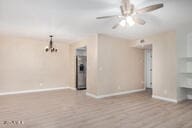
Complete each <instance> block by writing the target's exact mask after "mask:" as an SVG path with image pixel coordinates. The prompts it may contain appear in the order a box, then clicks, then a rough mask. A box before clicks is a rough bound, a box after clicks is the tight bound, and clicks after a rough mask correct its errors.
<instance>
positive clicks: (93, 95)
mask: <svg viewBox="0 0 192 128" xmlns="http://www.w3.org/2000/svg"><path fill="white" fill-rule="evenodd" d="M86 95H87V96H90V97H92V98H95V99H98V98H97V96H96V95H95V94H92V93H89V92H86Z"/></svg>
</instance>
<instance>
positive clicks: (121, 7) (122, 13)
mask: <svg viewBox="0 0 192 128" xmlns="http://www.w3.org/2000/svg"><path fill="white" fill-rule="evenodd" d="M120 9H121V15H122V16H125V13H124V10H123V6H122V5H121V6H120Z"/></svg>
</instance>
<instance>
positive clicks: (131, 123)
mask: <svg viewBox="0 0 192 128" xmlns="http://www.w3.org/2000/svg"><path fill="white" fill-rule="evenodd" d="M9 120H10V121H12V120H13V121H17V120H22V121H24V125H13V124H6V125H3V121H9ZM0 123H1V124H0V128H192V101H185V102H182V103H179V104H174V103H168V102H164V101H159V100H155V99H152V98H151V96H150V95H149V94H148V93H147V92H141V93H135V94H129V95H123V96H116V97H110V98H105V99H93V98H91V97H87V96H85V92H83V91H79V92H77V91H72V90H61V91H52V92H43V93H42V92H41V93H31V94H21V95H10V96H0Z"/></svg>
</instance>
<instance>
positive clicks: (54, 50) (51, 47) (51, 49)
mask: <svg viewBox="0 0 192 128" xmlns="http://www.w3.org/2000/svg"><path fill="white" fill-rule="evenodd" d="M49 37H50V42H49V46H47V47H45V52H48V51H51V52H57V51H58V50H57V48H54V47H53V40H52V38H53V35H50V36H49Z"/></svg>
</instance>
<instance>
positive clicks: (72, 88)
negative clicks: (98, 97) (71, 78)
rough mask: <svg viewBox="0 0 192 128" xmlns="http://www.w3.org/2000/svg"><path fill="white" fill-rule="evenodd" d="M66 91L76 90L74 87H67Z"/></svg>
mask: <svg viewBox="0 0 192 128" xmlns="http://www.w3.org/2000/svg"><path fill="white" fill-rule="evenodd" d="M67 88H68V89H71V90H74V91H75V90H77V89H76V88H74V87H67Z"/></svg>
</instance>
